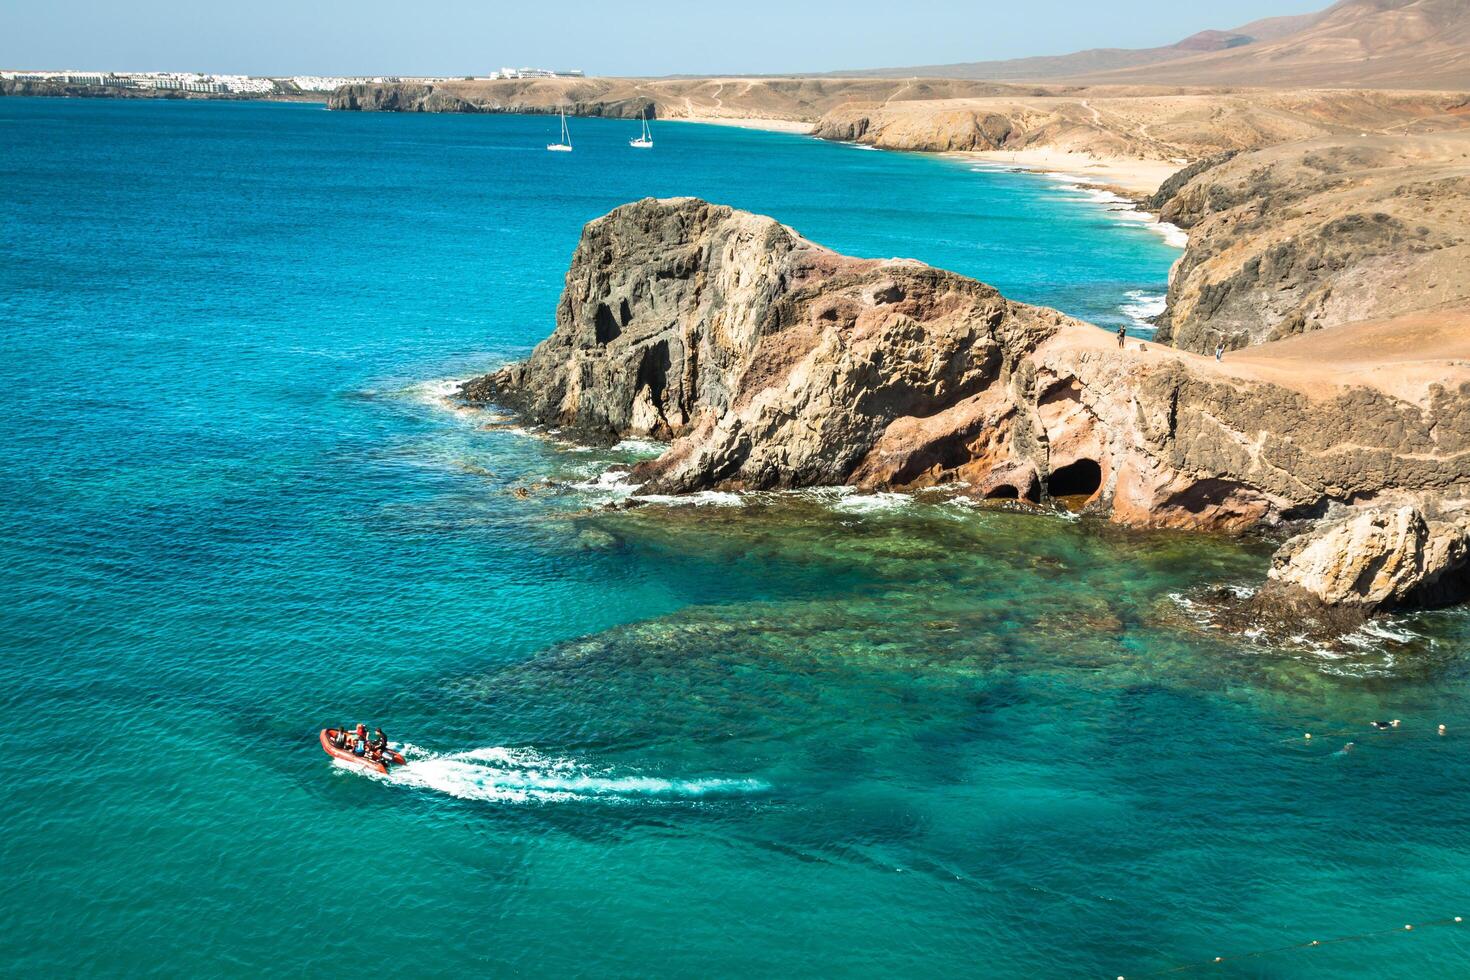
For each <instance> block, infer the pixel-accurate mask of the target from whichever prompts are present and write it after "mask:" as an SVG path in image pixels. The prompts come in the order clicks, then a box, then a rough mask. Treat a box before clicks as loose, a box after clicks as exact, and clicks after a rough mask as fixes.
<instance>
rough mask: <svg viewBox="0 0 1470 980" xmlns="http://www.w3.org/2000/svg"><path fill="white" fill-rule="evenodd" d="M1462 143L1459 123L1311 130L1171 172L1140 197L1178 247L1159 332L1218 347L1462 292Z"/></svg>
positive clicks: (1468, 268)
mask: <svg viewBox="0 0 1470 980" xmlns="http://www.w3.org/2000/svg"><path fill="white" fill-rule="evenodd" d="M1467 154H1470V138H1466V137H1465V136H1463V135H1459V134H1456V135H1445V136H1417V137H1408V136H1393V137H1389V136H1366V137H1352V138H1344V139H1336V140H1328V141H1322V140H1318V141H1313V142H1308V143H1300V144H1293V145H1290V146H1283V147H1273V148H1270V149H1267V150H1259V151H1255V152H1252V153H1246V154H1241V155H1239V156H1236V157H1234V158H1233V159H1230V160H1227V161H1224V162H1221V163H1219V164H1218V165H1214V166H1209V167H1206V168H1204V169H1202V170H1200V171H1199V172H1198V173H1197V174H1194V175H1193V176H1191V177H1190V178H1189V179H1186V180H1182V181H1178V182H1171V185H1172V186H1166V187H1165V188H1163V189H1162V190H1161V192H1160V195H1159V196H1158V197H1157V198H1156V200H1155V201H1154V202H1153V203H1154V205H1155V207H1157V208H1158V209H1159V210H1160V217H1161V219H1162V220H1164V221H1168V222H1171V223H1173V224H1175V225H1178V226H1179V227H1181V228H1184V229H1186V230H1188V232H1189V248H1188V250H1187V251H1186V252H1185V254H1184V257H1183V258H1182V259H1181V260H1180V262H1179V264H1178V266H1177V267H1176V268H1175V270H1174V274H1173V276H1172V278H1171V281H1170V287H1169V297H1168V306H1167V308H1166V310H1165V312H1164V315H1163V317H1162V318H1161V320H1160V329H1159V333H1158V339H1159V340H1160V341H1163V342H1168V343H1172V344H1174V345H1175V346H1177V347H1180V348H1183V349H1185V350H1191V351H1199V352H1205V351H1210V350H1213V349H1214V347H1215V346H1216V345H1217V344H1224V345H1225V347H1226V349H1227V350H1229V349H1235V348H1240V347H1245V346H1248V345H1251V344H1259V343H1266V342H1269V341H1272V340H1279V339H1282V338H1284V337H1289V336H1292V335H1295V334H1300V333H1305V332H1308V331H1312V330H1320V329H1323V328H1328V327H1334V326H1338V325H1340V324H1344V323H1352V322H1356V321H1361V320H1368V319H1386V318H1390V317H1393V316H1398V315H1401V314H1405V313H1409V312H1414V311H1419V310H1426V309H1434V308H1450V307H1455V306H1463V305H1465V304H1467V303H1470V236H1467V233H1466V229H1467V228H1470V165H1467V163H1466V155H1467ZM1181 176H1183V175H1181Z"/></svg>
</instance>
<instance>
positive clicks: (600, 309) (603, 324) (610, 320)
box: [592, 303, 627, 344]
mask: <svg viewBox="0 0 1470 980" xmlns="http://www.w3.org/2000/svg"><path fill="white" fill-rule="evenodd" d="M624 322H627V321H624ZM592 328H593V330H594V331H595V332H596V334H597V342H598V343H599V344H606V343H608V342H609V341H613V340H616V339H617V338H618V337H619V336H620V335H621V334H622V332H623V326H622V324H620V323H618V321H617V319H616V318H615V317H614V316H613V314H612V310H610V309H608V308H607V304H606V303H598V304H597V312H596V313H594V314H593V315H592Z"/></svg>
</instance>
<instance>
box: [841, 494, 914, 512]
mask: <svg viewBox="0 0 1470 980" xmlns="http://www.w3.org/2000/svg"><path fill="white" fill-rule="evenodd" d="M913 502H914V498H913V497H911V496H909V495H908V494H906V493H846V494H843V495H842V496H840V497H838V498H837V499H836V500H835V501H833V502H832V509H833V510H837V511H841V512H842V513H844V514H876V513H881V512H883V511H890V510H898V509H900V508H903V507H907V506H909V505H910V504H912V503H913Z"/></svg>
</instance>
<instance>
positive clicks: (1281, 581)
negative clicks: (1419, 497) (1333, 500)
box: [1254, 507, 1470, 621]
mask: <svg viewBox="0 0 1470 980" xmlns="http://www.w3.org/2000/svg"><path fill="white" fill-rule="evenodd" d="M1467 595H1470V521H1467V520H1464V519H1461V520H1459V521H1450V520H1426V519H1425V517H1424V515H1423V514H1422V513H1421V512H1420V511H1419V510H1418V509H1416V508H1414V507H1398V508H1393V509H1387V510H1373V511H1369V512H1367V513H1363V514H1358V515H1355V516H1352V517H1349V518H1345V519H1342V520H1338V521H1333V522H1329V523H1325V524H1322V525H1320V526H1318V527H1316V528H1313V529H1312V530H1310V531H1308V532H1307V533H1305V534H1302V535H1299V536H1297V537H1294V538H1292V539H1291V540H1290V541H1288V542H1286V544H1285V545H1283V546H1282V547H1281V549H1280V550H1279V551H1277V552H1276V555H1275V557H1274V558H1273V559H1272V561H1271V571H1270V576H1269V580H1268V582H1267V584H1266V586H1265V587H1263V588H1262V589H1261V590H1260V592H1259V593H1257V595H1256V597H1255V599H1254V604H1255V606H1256V608H1257V610H1258V611H1260V612H1261V613H1262V614H1263V615H1265V616H1268V617H1270V616H1274V617H1275V618H1284V619H1287V620H1288V621H1291V620H1298V619H1301V618H1302V617H1303V615H1304V614H1305V615H1306V616H1307V618H1311V619H1317V620H1320V619H1321V616H1320V614H1318V613H1316V612H1315V608H1320V607H1326V608H1329V609H1336V610H1340V611H1341V614H1340V616H1339V618H1344V617H1346V618H1347V619H1352V618H1353V617H1359V618H1361V617H1366V616H1369V615H1372V614H1374V613H1378V612H1385V611H1390V610H1395V609H1421V608H1431V607H1435V606H1444V605H1449V604H1451V603H1455V602H1460V601H1462V600H1464V599H1465V598H1466V597H1467Z"/></svg>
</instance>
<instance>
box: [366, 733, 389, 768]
mask: <svg viewBox="0 0 1470 980" xmlns="http://www.w3.org/2000/svg"><path fill="white" fill-rule="evenodd" d="M387 747H388V736H387V735H384V734H383V730H382V729H381V728H374V729H373V737H372V738H371V739H369V740H368V752H369V753H370V754H371V755H372V759H373V761H374V762H382V761H383V750H384V749H386V748H387Z"/></svg>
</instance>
